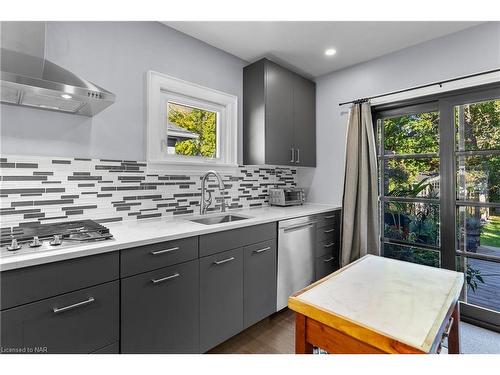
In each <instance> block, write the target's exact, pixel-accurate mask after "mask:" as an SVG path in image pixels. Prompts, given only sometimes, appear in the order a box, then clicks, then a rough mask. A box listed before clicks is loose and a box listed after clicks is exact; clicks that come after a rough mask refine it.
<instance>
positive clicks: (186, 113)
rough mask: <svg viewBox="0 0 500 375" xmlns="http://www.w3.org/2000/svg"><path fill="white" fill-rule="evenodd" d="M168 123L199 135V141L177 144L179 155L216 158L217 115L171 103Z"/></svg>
mask: <svg viewBox="0 0 500 375" xmlns="http://www.w3.org/2000/svg"><path fill="white" fill-rule="evenodd" d="M168 106H169V108H168V109H169V110H168V121H169V122H171V123H173V124H175V125H177V126H180V127H181V128H184V129H186V130H188V131H190V132H193V133H195V134H198V136H199V137H198V139H188V140H184V141H179V142H177V143H176V144H175V153H176V154H178V155H188V156H204V157H209V158H214V157H216V152H217V143H216V142H217V114H216V113H215V112H210V111H204V110H201V109H197V108H191V107H187V106H183V105H178V104H172V103H169V104H168Z"/></svg>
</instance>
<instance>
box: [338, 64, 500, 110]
mask: <svg viewBox="0 0 500 375" xmlns="http://www.w3.org/2000/svg"><path fill="white" fill-rule="evenodd" d="M495 72H500V68H498V69H492V70H487V71H485V72H480V73H474V74H469V75H466V76H461V77H457V78H450V79H447V80H444V81H438V82H433V83H428V84H426V85H421V86H415V87H410V88H407V89H403V90H397V91H391V92H387V93H385V94H379V95H373V96H368V97H366V98H359V99H355V100H351V101H349V102H343V103H339V106H342V105H346V104H358V103H363V102H366V101H368V100H370V99H376V98H381V97H383V96H388V95H394V94H400V93H402V92H407V91H412V90H418V89H423V88H426V87H431V86H437V85H439V86H440V87H442V86H443V84H445V83H450V82H454V81H460V80H461V79H466V78H472V77H477V76H481V75H483V74H490V73H495Z"/></svg>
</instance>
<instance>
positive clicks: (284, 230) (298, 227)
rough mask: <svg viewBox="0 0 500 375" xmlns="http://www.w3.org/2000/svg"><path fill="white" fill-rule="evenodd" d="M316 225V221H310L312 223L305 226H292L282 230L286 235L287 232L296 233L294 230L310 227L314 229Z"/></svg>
mask: <svg viewBox="0 0 500 375" xmlns="http://www.w3.org/2000/svg"><path fill="white" fill-rule="evenodd" d="M315 224H316V221H310V222H308V223H305V224H297V225H291V226H289V227H284V228H281V229H283V232H285V233H286V232H291V231H294V230H299V229H305V228H309V227H312V226H313V225H315Z"/></svg>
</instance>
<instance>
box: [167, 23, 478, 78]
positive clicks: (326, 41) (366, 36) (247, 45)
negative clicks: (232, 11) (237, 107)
mask: <svg viewBox="0 0 500 375" xmlns="http://www.w3.org/2000/svg"><path fill="white" fill-rule="evenodd" d="M479 23H481V22H427V21H424V22H415V21H413V22H346V21H343V22H340V21H330V22H297V21H294V22H284V21H281V22H268V21H256V22H248V21H245V22H218V21H182V22H181V21H175V22H173V21H172V22H163V24H165V25H167V26H170V27H172V28H174V29H176V30H179V31H181V32H183V33H185V34H188V35H190V36H192V37H194V38H197V39H200V40H202V41H204V42H206V43H208V44H210V45H212V46H214V47H217V48H219V49H221V50H223V51H226V52H229V53H231V54H233V55H235V56H237V57H239V58H241V59H243V60H246V61H248V62H253V61H255V60H258V59H259V58H261V57H269V58H271V59H273V60H275V61H277V62H281V63H283V64H285V65H286V66H288V67H289V68H291V69H292V70H295V71H297V72H298V73H302V74H305V75H307V76H309V77H318V76H321V75H323V74H326V73H330V72H332V71H335V70H338V69H342V68H345V67H346V66H350V65H354V64H357V63H360V62H363V61H367V60H371V59H373V58H375V57H378V56H382V55H385V54H387V53H391V52H394V51H397V50H400V49H403V48H406V47H410V46H412V45H415V44H419V43H422V42H425V41H427V40H430V39H435V38H439V37H441V36H444V35H447V34H451V33H454V32H457V31H460V30H463V29H466V28H469V27H472V26H475V25H477V24H479ZM326 48H335V49H336V50H337V54H336V55H334V56H332V57H327V56H325V55H324V51H325V49H326Z"/></svg>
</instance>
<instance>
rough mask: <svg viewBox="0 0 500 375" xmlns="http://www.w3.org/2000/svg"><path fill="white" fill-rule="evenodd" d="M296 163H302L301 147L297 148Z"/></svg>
mask: <svg viewBox="0 0 500 375" xmlns="http://www.w3.org/2000/svg"><path fill="white" fill-rule="evenodd" d="M295 163H300V149H297V160H295Z"/></svg>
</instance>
